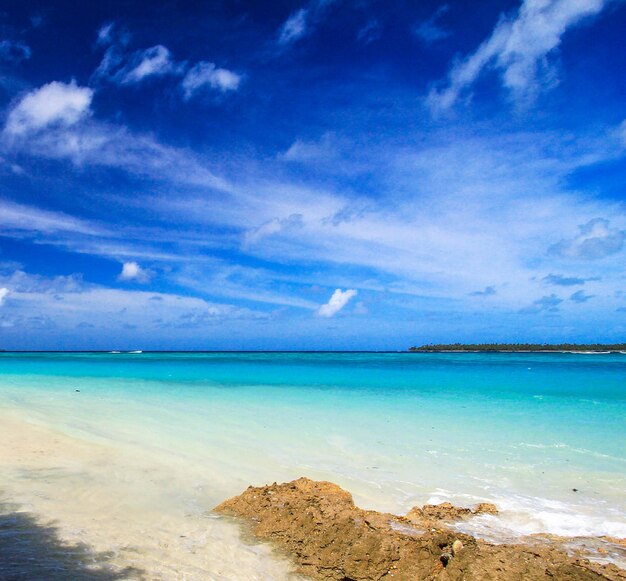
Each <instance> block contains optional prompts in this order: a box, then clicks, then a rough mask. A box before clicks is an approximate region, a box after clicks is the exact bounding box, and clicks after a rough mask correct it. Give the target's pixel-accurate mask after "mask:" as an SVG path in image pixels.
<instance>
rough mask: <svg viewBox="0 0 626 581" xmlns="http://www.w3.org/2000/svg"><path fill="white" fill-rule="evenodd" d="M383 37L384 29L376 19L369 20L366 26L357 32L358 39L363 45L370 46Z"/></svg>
mask: <svg viewBox="0 0 626 581" xmlns="http://www.w3.org/2000/svg"><path fill="white" fill-rule="evenodd" d="M381 35H382V27H381V25H380V22H379V21H378V20H376V19H375V18H372V19H371V20H368V21H367V23H366V24H365V26H363V27H361V28H360V29H359V31H358V32H357V35H356V39H357V41H358V42H360V43H362V44H366V45H367V44H370V43H372V42H374V41H376V40H378V39H379V38H380V37H381Z"/></svg>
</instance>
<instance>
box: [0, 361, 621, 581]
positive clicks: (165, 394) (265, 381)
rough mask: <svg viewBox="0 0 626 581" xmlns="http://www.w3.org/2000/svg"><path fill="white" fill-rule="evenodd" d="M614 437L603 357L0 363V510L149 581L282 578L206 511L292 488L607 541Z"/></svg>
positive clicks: (614, 518) (261, 550) (467, 526)
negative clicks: (256, 490)
mask: <svg viewBox="0 0 626 581" xmlns="http://www.w3.org/2000/svg"><path fill="white" fill-rule="evenodd" d="M625 442H626V355H625V354H620V353H616V354H573V353H519V354H505V353H487V354H472V353H457V354H453V353H448V354H436V353H433V354H429V353H0V448H1V447H3V446H4V447H5V450H4V452H3V459H2V462H0V501H2V502H4V503H10V505H11V506H12V507H13V508H12V510H14V511H16V512H18V513H20V514H28V515H34V517H36V519H38V521H39V522H42V523H47V524H49V523H54V527H55V530H57V533H58V535H59V536H60V537H61V538H63V539H66V540H68V541H71V542H79V541H80V542H84V543H87V544H88V545H90V546H92V547H93V548H94V550H95V551H99V552H101V553H102V554H106V555H107V557H106V558H107V559H109V560H112V561H111V562H112V563H113V564H116V565H117V564H120V565H124V566H133V567H137V568H139V569H143V570H146V571H150V572H151V574H152V575H154V578H164V579H170V578H172V579H173V578H176V579H195V578H198V579H283V578H289V576H290V569H289V564H288V563H287V562H286V561H285V560H284V559H283V558H282V557H281V556H280V555H276V554H274V553H272V552H271V551H270V550H269V549H268V548H267V547H265V546H262V545H258V544H256V543H254V542H253V541H251V540H250V539H249V538H246V535H245V534H244V535H242V534H240V530H239V528H238V527H237V526H236V525H235V524H234V523H233V522H231V521H229V520H228V519H224V518H220V517H217V516H215V515H213V514H212V513H211V512H210V511H211V508H212V507H213V506H215V505H216V504H218V503H219V502H221V501H222V500H224V499H226V498H229V497H231V496H234V495H236V494H238V493H240V492H242V491H243V490H245V488H246V487H247V486H249V485H262V484H266V483H272V482H275V481H277V482H282V481H287V480H292V479H294V478H297V477H300V476H308V477H310V478H314V479H322V480H330V481H332V482H335V483H337V484H339V485H340V486H342V487H344V488H346V489H347V490H349V491H350V492H351V493H352V494H353V496H354V499H355V502H356V504H357V505H359V506H361V507H363V508H370V509H376V510H384V511H390V512H393V513H396V514H404V513H405V512H407V511H408V510H409V509H410V508H411V507H413V506H415V505H421V504H424V503H438V502H443V501H450V502H452V503H454V504H458V505H463V506H469V505H472V504H475V503H477V502H493V503H495V504H496V505H497V506H498V507H499V509H500V515H498V516H492V515H485V516H480V517H477V518H475V519H473V520H471V521H468V522H465V523H463V525H460V528H461V529H462V530H463V531H464V532H469V533H471V534H476V535H480V536H482V537H484V538H487V539H489V540H492V541H494V542H503V541H510V540H516V539H519V538H520V537H521V536H523V535H527V534H533V533H552V534H557V535H565V536H600V535H610V536H614V537H626V494H625V491H626V447H625V446H624V443H625ZM37 452H39V455H37Z"/></svg>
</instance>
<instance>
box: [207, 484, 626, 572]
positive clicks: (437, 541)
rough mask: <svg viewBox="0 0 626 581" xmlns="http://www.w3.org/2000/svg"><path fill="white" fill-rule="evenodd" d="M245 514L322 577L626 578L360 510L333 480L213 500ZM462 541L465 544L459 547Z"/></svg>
mask: <svg viewBox="0 0 626 581" xmlns="http://www.w3.org/2000/svg"><path fill="white" fill-rule="evenodd" d="M444 504H445V506H442V505H438V507H437V508H428V507H423V508H422V509H413V511H411V512H414V511H415V513H414V516H415V515H416V513H417V512H419V513H420V515H422V518H423V515H424V514H426V515H428V519H430V520H431V521H432V522H437V520H436V519H434V518H433V517H434V516H437V517H438V516H440V515H443V516H445V518H448V517H450V516H451V515H456V516H455V518H459V516H458V515H461V516H460V518H463V517H466V516H467V514H468V512H469V514H470V515H471V514H474V512H472V511H471V510H470V509H459V508H458V507H454V506H452V505H450V504H449V503H444ZM215 510H216V511H217V512H219V513H221V514H224V515H230V516H233V517H240V518H243V519H246V521H247V522H248V523H249V526H250V527H251V530H252V533H253V534H254V535H255V536H256V537H257V538H259V539H262V540H266V541H271V542H272V543H273V544H274V545H275V546H277V547H279V548H280V549H282V550H283V551H287V552H288V553H289V554H291V555H292V557H293V560H294V562H295V564H296V567H297V570H298V572H299V573H302V574H304V575H309V576H310V577H312V578H313V579H319V580H323V581H342V580H343V581H345V580H350V581H391V580H400V581H409V580H410V581H416V580H424V581H426V580H428V581H484V580H489V581H513V580H515V581H517V580H519V579H524V581H546V580H548V579H549V580H551V581H600V580H610V581H626V572H624V571H622V570H620V569H618V568H617V567H615V566H614V565H599V564H597V563H590V562H589V561H587V560H585V559H580V558H574V557H569V556H568V555H567V554H566V553H565V552H564V551H563V550H560V549H557V548H554V547H551V546H546V545H545V544H544V545H533V546H530V545H490V544H489V543H486V542H484V541H480V540H477V539H475V538H473V537H471V536H469V535H464V534H460V533H458V532H454V531H452V530H447V529H446V528H445V527H444V528H437V527H433V528H434V530H428V531H427V532H423V530H422V529H421V528H420V529H418V528H416V527H415V523H414V521H413V520H411V519H410V518H408V517H409V515H410V514H411V513H409V515H407V517H398V516H394V515H391V514H385V513H379V512H375V511H368V510H363V509H360V508H358V507H356V506H355V505H354V502H353V500H352V496H351V495H350V493H348V492H347V491H345V490H343V489H342V488H340V487H339V486H337V485H335V484H332V483H331V482H316V481H313V480H309V479H307V478H300V479H298V480H295V481H293V482H288V483H285V484H272V485H270V486H263V487H259V488H253V487H249V488H248V489H247V490H246V491H245V492H244V493H243V494H241V495H239V496H236V497H234V498H231V499H230V500H227V501H225V502H223V503H222V504H220V505H219V506H217V507H216V508H215ZM461 548H462V550H461Z"/></svg>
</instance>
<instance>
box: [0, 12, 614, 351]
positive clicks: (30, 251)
mask: <svg viewBox="0 0 626 581" xmlns="http://www.w3.org/2000/svg"><path fill="white" fill-rule="evenodd" d="M625 29H626V2H624V1H620V0H522V1H521V2H520V1H507V0H484V1H482V2H479V3H477V2H469V1H460V0H458V1H452V0H451V1H449V2H445V3H444V2H440V1H424V2H408V1H403V0H387V1H385V2H382V1H378V0H354V1H342V0H308V1H307V0H294V1H283V0H277V1H275V2H258V1H257V2H251V1H246V0H232V1H228V0H222V1H204V2H200V1H198V2H193V1H190V0H187V1H185V0H178V1H173V0H171V1H167V0H165V1H162V2H156V3H155V2H145V1H138V0H123V1H122V0H111V1H108V2H79V1H78V0H74V1H68V0H55V2H48V1H45V2H44V1H34V0H22V1H21V2H19V3H17V2H10V1H6V0H5V1H0V348H4V349H24V350H28V349H52V350H54V349H85V350H90V349H104V350H107V349H144V350H148V349H164V350H168V349H173V350H175V349H189V350H194V349H200V350H203V349H204V350H222V349H224V350H238V349H244V350H256V349H261V350H263V349H276V350H299V349H312V350H315V349H346V350H351V349H366V350H367V349H372V350H403V349H406V348H408V347H409V346H411V345H420V344H424V343H440V342H457V341H461V342H482V341H485V342H492V341H500V342H523V341H532V342H562V341H571V342H588V341H599V342H609V341H610V342H612V341H624V340H625V338H626V269H625V266H626V251H625V249H624V247H625V246H626V204H625V201H626V191H624V186H625V184H626V75H625V70H626V66H625V65H626V50H624V49H625V46H624V44H625V43H624V37H623V31H624V30H625Z"/></svg>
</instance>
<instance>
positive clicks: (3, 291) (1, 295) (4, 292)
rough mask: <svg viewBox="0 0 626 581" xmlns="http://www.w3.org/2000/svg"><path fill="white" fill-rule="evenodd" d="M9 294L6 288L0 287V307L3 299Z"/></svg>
mask: <svg viewBox="0 0 626 581" xmlns="http://www.w3.org/2000/svg"><path fill="white" fill-rule="evenodd" d="M8 294H9V289H8V288H0V307H1V306H2V305H3V304H4V299H5V298H6V296H7V295H8Z"/></svg>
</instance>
